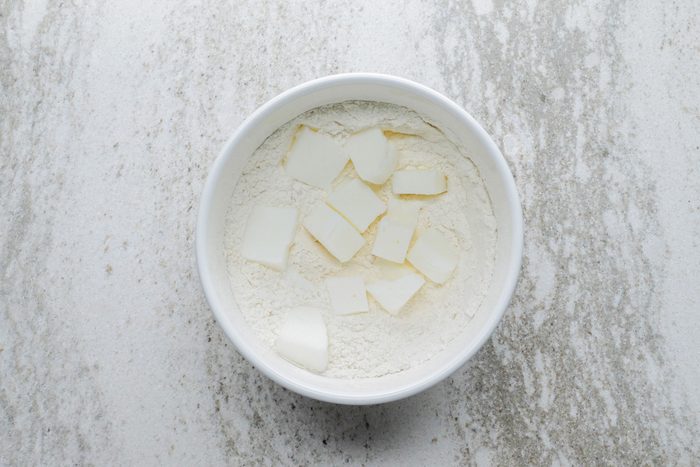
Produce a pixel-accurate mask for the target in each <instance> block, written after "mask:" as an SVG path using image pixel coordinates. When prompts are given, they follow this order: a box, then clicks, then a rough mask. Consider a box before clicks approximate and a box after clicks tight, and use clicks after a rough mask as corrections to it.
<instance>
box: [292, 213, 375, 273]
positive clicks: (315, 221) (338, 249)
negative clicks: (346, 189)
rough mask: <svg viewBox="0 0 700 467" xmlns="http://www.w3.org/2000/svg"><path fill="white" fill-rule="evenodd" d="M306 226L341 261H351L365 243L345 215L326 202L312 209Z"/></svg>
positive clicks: (305, 223)
mask: <svg viewBox="0 0 700 467" xmlns="http://www.w3.org/2000/svg"><path fill="white" fill-rule="evenodd" d="M304 227H305V228H306V230H308V231H309V233H310V234H311V235H313V236H314V237H315V238H316V240H318V241H319V242H320V243H321V245H323V246H324V247H325V248H326V250H328V251H329V252H330V253H331V254H332V255H333V256H335V257H336V258H337V259H338V261H340V262H341V263H345V262H346V261H349V260H350V259H351V258H352V257H353V256H355V253H357V252H358V250H359V249H360V248H362V245H364V243H365V239H364V238H362V235H360V234H359V233H358V232H357V230H355V228H354V227H353V226H352V225H350V223H349V222H348V221H346V220H345V219H344V218H343V216H341V215H340V214H338V213H337V212H335V211H334V210H333V209H331V208H330V207H328V206H326V205H325V204H319V205H318V206H316V208H315V209H314V210H313V211H311V214H309V215H308V216H307V217H306V219H304Z"/></svg>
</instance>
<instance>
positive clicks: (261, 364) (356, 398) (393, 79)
mask: <svg viewBox="0 0 700 467" xmlns="http://www.w3.org/2000/svg"><path fill="white" fill-rule="evenodd" d="M363 83H366V84H383V85H388V86H392V87H396V88H399V89H400V90H403V91H407V92H410V93H414V94H418V95H420V96H422V97H425V98H427V99H428V100H432V101H433V102H435V103H436V104H437V105H442V106H444V107H446V108H447V109H448V110H450V111H451V112H453V113H455V114H457V115H459V116H460V117H461V118H462V119H463V121H464V122H465V124H466V125H468V126H471V128H472V130H473V131H474V133H475V135H476V137H477V138H478V139H479V140H480V142H481V143H482V144H484V146H485V147H486V149H487V152H488V153H489V155H490V156H491V157H492V159H493V161H494V162H495V164H496V168H497V170H498V172H499V173H500V175H501V176H502V178H503V179H504V180H505V181H506V183H505V186H504V187H503V188H504V191H505V193H506V200H507V205H508V212H509V216H510V220H511V223H512V234H511V239H510V244H511V245H510V246H511V249H512V250H511V251H512V254H511V256H510V260H509V264H508V270H507V273H506V275H505V279H504V287H503V289H502V293H501V296H500V299H499V301H498V302H497V303H496V305H495V307H494V309H493V310H492V312H491V313H490V315H489V317H488V318H487V320H486V322H485V323H484V325H483V327H482V331H481V332H480V333H479V335H478V338H477V342H476V343H475V344H474V345H471V346H469V347H467V348H465V349H464V351H462V352H459V353H457V354H455V355H454V356H453V358H452V359H451V360H450V361H449V362H448V363H447V364H445V365H443V366H442V367H441V368H439V369H438V370H437V371H435V372H434V373H431V374H429V375H427V376H425V377H423V378H420V379H418V380H416V381H414V382H412V383H410V384H406V385H404V386H402V387H400V388H398V389H396V390H388V391H378V392H376V393H374V394H361V395H351V394H347V393H343V394H340V393H336V392H331V391H326V390H321V389H317V388H314V387H311V386H309V385H308V384H301V383H298V382H297V381H295V379H294V378H293V377H290V376H288V375H285V374H282V373H280V372H278V371H277V370H275V369H273V368H272V367H271V366H269V365H268V364H267V362H266V361H265V359H264V358H262V357H261V356H259V355H257V354H256V352H255V351H254V350H252V349H251V348H250V347H248V345H247V344H246V343H245V340H244V339H243V338H242V336H241V335H240V334H239V333H238V331H237V329H236V328H235V327H234V326H232V325H231V323H230V322H229V321H227V320H226V319H225V318H224V317H225V310H223V306H222V305H220V304H219V302H218V298H217V293H216V290H215V286H214V283H213V280H212V277H211V273H210V263H209V260H208V258H207V254H206V252H207V249H208V247H207V241H206V239H207V238H208V235H207V232H208V229H209V226H210V222H209V218H210V207H211V205H212V203H213V200H214V192H215V188H216V186H217V181H218V180H219V178H220V177H219V175H220V174H221V172H222V171H223V169H224V167H225V165H226V161H227V159H228V157H231V154H233V151H232V149H233V148H234V147H235V146H236V145H237V144H238V142H239V140H241V139H242V138H244V137H245V135H246V134H247V133H248V131H249V130H250V129H251V128H253V127H254V126H255V125H257V124H258V122H259V121H260V120H261V119H264V118H265V117H266V116H267V115H268V114H270V113H271V112H273V111H275V109H276V108H277V107H279V106H280V105H283V104H285V103H287V102H289V101H292V100H294V99H296V98H298V97H299V96H302V95H306V94H309V93H313V92H316V91H317V90H320V89H323V88H326V87H332V86H336V85H342V84H363ZM227 155H228V156H227ZM523 241H524V239H523V217H522V207H521V204H520V197H519V195H518V192H517V188H516V185H515V180H514V179H513V174H512V172H511V171H510V169H509V167H508V164H507V162H506V160H505V158H504V157H503V154H502V153H501V151H500V150H499V149H498V147H497V146H496V144H495V143H494V141H493V140H492V139H491V137H490V135H489V134H488V133H487V132H486V131H485V130H484V129H483V128H482V127H481V125H480V124H479V123H478V122H477V121H476V120H475V119H474V118H473V117H472V116H471V115H470V114H469V113H468V112H467V111H466V110H465V109H463V108H462V107H461V106H459V105H458V104H457V103H455V102H454V101H452V100H451V99H449V98H448V97H446V96H444V95H443V94H441V93H439V92H437V91H435V90H433V89H431V88H429V87H427V86H425V85H423V84H420V83H417V82H414V81H411V80H408V79H406V78H401V77H398V76H393V75H388V74H381V73H342V74H335V75H328V76H325V77H321V78H317V79H313V80H311V81H307V82H305V83H302V84H299V85H297V86H294V87H292V88H290V89H288V90H286V91H284V92H282V93H281V94H278V95H277V96H275V97H273V98H272V99H270V100H268V101H267V102H265V103H264V104H263V105H261V106H260V107H258V108H257V109H256V110H255V111H254V112H253V113H252V114H251V115H250V116H249V117H248V118H246V119H245V120H244V121H243V122H242V123H241V124H240V125H239V126H238V128H237V129H236V130H235V131H234V133H233V134H232V135H231V136H230V137H229V139H228V140H227V141H226V143H225V144H224V147H223V148H222V149H221V151H220V152H219V153H218V155H217V157H216V159H215V161H214V163H213V165H212V167H211V169H210V170H209V174H208V175H207V179H206V181H205V184H204V188H203V190H202V195H201V199H200V203H199V212H198V217H197V225H196V232H195V256H196V262H197V270H198V273H199V277H200V281H201V283H202V288H203V290H204V294H205V296H206V298H207V302H208V303H209V306H210V308H211V310H212V313H213V314H214V317H215V318H216V320H217V322H218V323H219V325H220V326H221V328H222V329H223V330H224V333H225V334H226V336H227V337H228V338H229V340H230V341H231V343H232V344H233V345H234V346H235V348H236V350H237V351H238V352H239V353H240V354H241V355H243V357H244V358H246V360H248V361H249V362H250V363H251V364H252V365H253V366H254V367H255V368H257V369H258V370H259V371H261V372H262V373H263V374H264V375H265V376H267V377H268V378H270V379H272V380H273V381H275V382H276V383H278V384H280V385H281V386H283V387H285V388H287V389H289V390H290V391H293V392H296V393H298V394H301V395H303V396H307V397H310V398H313V399H317V400H320V401H324V402H331V403H337V404H348V405H370V404H379V403H385V402H391V401H395V400H399V399H403V398H406V397H410V396H412V395H415V394H417V393H419V392H422V391H424V390H426V389H428V388H429V387H431V386H433V385H435V384H437V383H438V382H440V381H442V380H443V379H445V378H447V377H448V376H450V375H451V374H452V373H454V372H455V371H456V370H457V369H459V368H460V367H461V366H462V365H464V364H465V363H466V362H467V361H468V360H469V359H470V358H471V357H472V356H473V355H474V354H476V352H478V351H479V350H480V349H481V348H482V347H483V345H484V344H485V343H486V342H487V341H488V339H489V338H490V337H491V335H492V334H493V331H494V330H495V329H496V327H497V326H498V323H499V322H500V321H501V319H502V317H503V315H504V313H505V310H506V308H507V307H508V304H509V303H510V300H511V298H512V295H513V293H514V291H515V287H516V285H517V281H518V276H519V273H520V267H521V264H522V252H523Z"/></svg>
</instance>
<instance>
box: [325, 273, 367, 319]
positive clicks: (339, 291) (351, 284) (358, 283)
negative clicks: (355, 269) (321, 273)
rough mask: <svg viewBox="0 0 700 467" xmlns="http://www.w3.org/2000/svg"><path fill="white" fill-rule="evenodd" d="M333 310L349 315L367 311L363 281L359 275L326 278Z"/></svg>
mask: <svg viewBox="0 0 700 467" xmlns="http://www.w3.org/2000/svg"><path fill="white" fill-rule="evenodd" d="M326 287H327V288H328V295H329V296H330V299H331V306H332V307H333V311H334V312H335V313H336V314H338V315H349V314H352V313H361V312H364V311H369V305H368V304H367V289H366V288H365V281H364V279H362V277H360V276H348V277H329V278H327V279H326Z"/></svg>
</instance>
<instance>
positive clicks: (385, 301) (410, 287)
mask: <svg viewBox="0 0 700 467" xmlns="http://www.w3.org/2000/svg"><path fill="white" fill-rule="evenodd" d="M423 284H425V279H423V278H422V277H421V276H420V274H416V273H410V274H408V275H406V276H404V277H401V278H399V279H394V280H380V281H377V282H374V283H371V284H367V291H368V292H369V293H370V294H371V295H372V297H374V299H375V300H376V301H377V302H379V304H380V305H381V306H382V308H384V309H385V310H386V311H388V312H389V313H391V314H392V315H396V314H397V313H398V312H399V311H401V308H403V306H404V305H405V304H406V303H408V301H409V300H410V299H411V297H413V296H414V295H415V294H416V292H418V290H420V288H421V287H423Z"/></svg>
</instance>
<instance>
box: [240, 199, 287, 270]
mask: <svg viewBox="0 0 700 467" xmlns="http://www.w3.org/2000/svg"><path fill="white" fill-rule="evenodd" d="M297 218H298V212H297V209H296V208H288V207H268V206H256V207H254V208H253V211H252V212H251V213H250V217H249V218H248V224H247V225H246V229H245V233H244V235H243V246H242V251H241V255H242V256H243V257H244V258H245V259H248V260H250V261H255V262H258V263H261V264H264V265H265V266H268V267H271V268H273V269H276V270H278V271H282V270H284V269H285V268H286V267H287V257H288V256H289V246H290V245H291V244H292V242H293V241H294V234H295V233H296V229H297Z"/></svg>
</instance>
